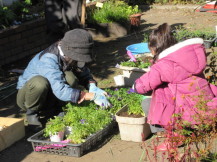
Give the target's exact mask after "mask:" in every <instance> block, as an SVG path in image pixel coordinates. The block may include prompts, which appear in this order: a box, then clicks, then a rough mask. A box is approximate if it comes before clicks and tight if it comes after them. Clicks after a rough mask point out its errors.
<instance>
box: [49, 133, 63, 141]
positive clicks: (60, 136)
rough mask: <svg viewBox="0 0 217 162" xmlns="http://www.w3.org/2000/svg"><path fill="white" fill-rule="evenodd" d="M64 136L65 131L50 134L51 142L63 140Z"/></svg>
mask: <svg viewBox="0 0 217 162" xmlns="http://www.w3.org/2000/svg"><path fill="white" fill-rule="evenodd" d="M63 137H64V132H58V133H56V134H55V135H51V136H50V141H51V142H60V141H62V140H63Z"/></svg>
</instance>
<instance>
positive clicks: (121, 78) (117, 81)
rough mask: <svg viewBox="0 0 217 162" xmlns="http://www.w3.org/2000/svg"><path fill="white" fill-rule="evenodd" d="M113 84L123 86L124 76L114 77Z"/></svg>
mask: <svg viewBox="0 0 217 162" xmlns="http://www.w3.org/2000/svg"><path fill="white" fill-rule="evenodd" d="M114 80H115V84H116V85H117V86H124V76H123V75H117V76H115V77H114Z"/></svg>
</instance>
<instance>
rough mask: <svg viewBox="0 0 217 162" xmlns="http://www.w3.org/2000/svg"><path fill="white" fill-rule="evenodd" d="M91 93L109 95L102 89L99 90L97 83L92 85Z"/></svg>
mask: <svg viewBox="0 0 217 162" xmlns="http://www.w3.org/2000/svg"><path fill="white" fill-rule="evenodd" d="M89 92H90V93H97V94H99V95H104V96H105V95H107V93H106V91H103V90H102V89H100V88H98V87H97V86H96V84H95V83H90V87H89Z"/></svg>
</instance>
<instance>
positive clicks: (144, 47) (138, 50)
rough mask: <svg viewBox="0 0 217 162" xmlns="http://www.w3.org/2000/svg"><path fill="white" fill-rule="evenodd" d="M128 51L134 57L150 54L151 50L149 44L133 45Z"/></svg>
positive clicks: (128, 47)
mask: <svg viewBox="0 0 217 162" xmlns="http://www.w3.org/2000/svg"><path fill="white" fill-rule="evenodd" d="M126 50H127V51H130V52H131V53H132V54H133V55H138V54H144V53H150V50H149V48H148V43H136V44H132V45H129V46H127V48H126Z"/></svg>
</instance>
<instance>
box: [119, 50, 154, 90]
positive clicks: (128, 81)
mask: <svg viewBox="0 0 217 162" xmlns="http://www.w3.org/2000/svg"><path fill="white" fill-rule="evenodd" d="M146 55H147V56H146ZM146 55H145V56H142V57H140V58H136V61H131V60H129V61H122V62H121V63H120V65H119V64H118V65H116V67H117V68H119V69H122V70H123V77H124V85H126V86H132V85H133V83H134V82H135V80H136V79H137V78H139V77H140V76H142V75H143V74H144V73H146V72H148V71H149V70H150V66H151V62H152V59H153V57H152V56H151V55H150V54H146Z"/></svg>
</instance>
